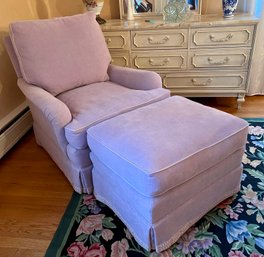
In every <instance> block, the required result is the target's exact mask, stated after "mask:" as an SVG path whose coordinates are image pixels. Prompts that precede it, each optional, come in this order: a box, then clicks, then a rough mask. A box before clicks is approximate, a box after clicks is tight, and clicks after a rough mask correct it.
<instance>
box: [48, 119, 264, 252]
mask: <svg viewBox="0 0 264 257" xmlns="http://www.w3.org/2000/svg"><path fill="white" fill-rule="evenodd" d="M243 119H244V120H246V121H248V122H264V118H243ZM81 199H82V195H81V194H78V193H76V192H73V194H72V197H71V199H70V202H69V203H68V206H67V208H66V210H65V212H64V214H63V216H62V218H61V221H60V223H59V226H58V228H57V230H56V232H55V234H54V236H53V238H52V240H51V243H50V245H49V247H48V249H47V251H46V254H45V256H44V257H60V256H61V255H58V254H61V251H62V249H63V247H64V244H65V243H66V240H67V238H68V236H69V233H70V230H71V227H72V224H73V222H74V216H75V212H76V211H77V210H78V208H77V207H78V206H79V205H80V201H81Z"/></svg>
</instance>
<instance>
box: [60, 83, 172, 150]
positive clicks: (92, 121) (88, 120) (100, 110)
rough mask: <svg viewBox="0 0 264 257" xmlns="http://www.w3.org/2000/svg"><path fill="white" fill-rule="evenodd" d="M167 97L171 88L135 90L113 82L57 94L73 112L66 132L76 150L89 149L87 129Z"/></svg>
mask: <svg viewBox="0 0 264 257" xmlns="http://www.w3.org/2000/svg"><path fill="white" fill-rule="evenodd" d="M146 81H147V80H146ZM150 82H151V79H150ZM167 97H169V91H168V90H165V89H162V88H156V89H152V90H134V89H130V88H126V87H124V86H121V85H118V84H115V83H113V82H110V81H108V82H100V83H94V84H91V85H88V86H83V87H79V88H75V89H74V90H69V91H66V92H64V93H62V94H60V95H58V96H57V98H58V99H60V100H61V101H62V102H63V103H65V105H66V106H67V107H68V108H69V110H70V112H71V114H72V117H73V119H72V121H71V122H70V123H69V124H68V125H67V126H66V127H65V135H66V138H67V140H68V142H69V144H70V145H71V146H73V147H75V148H77V149H85V148H87V139H86V130H87V128H89V127H91V126H94V125H96V124H98V123H100V122H102V121H104V120H106V119H110V118H112V117H115V116H117V115H119V114H121V113H124V112H128V111H131V110H133V109H136V108H139V107H141V106H144V105H148V104H150V103H153V102H156V101H159V100H162V99H165V98H167Z"/></svg>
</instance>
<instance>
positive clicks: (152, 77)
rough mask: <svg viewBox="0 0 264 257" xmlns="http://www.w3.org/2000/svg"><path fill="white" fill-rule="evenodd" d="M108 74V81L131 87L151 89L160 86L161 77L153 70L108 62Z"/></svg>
mask: <svg viewBox="0 0 264 257" xmlns="http://www.w3.org/2000/svg"><path fill="white" fill-rule="evenodd" d="M108 75H109V78H110V81H112V82H114V83H117V84H120V85H122V86H124V87H127V88H131V89H137V90H151V89H155V88H161V87H162V81H161V77H160V75H159V74H158V73H156V72H154V71H146V70H137V69H132V68H125V67H119V66H115V65H112V64H110V65H109V67H108Z"/></svg>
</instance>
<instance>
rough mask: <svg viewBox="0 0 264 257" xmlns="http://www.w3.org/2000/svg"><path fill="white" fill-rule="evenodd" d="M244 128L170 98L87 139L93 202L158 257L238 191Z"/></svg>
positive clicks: (101, 126)
mask: <svg viewBox="0 0 264 257" xmlns="http://www.w3.org/2000/svg"><path fill="white" fill-rule="evenodd" d="M246 135H247V122H245V121H244V120H242V119H239V118H237V117H234V116H232V115H229V114H227V113H224V112H221V111H218V110H215V109H213V108H209V107H206V106H203V105H200V104H198V103H195V102H193V101H190V100H188V99H185V98H183V97H178V96H174V97H170V98H167V99H165V100H162V101H160V102H157V103H153V104H151V105H148V106H146V107H142V108H140V109H137V110H134V111H131V112H129V113H125V114H122V115H119V116H117V117H115V118H112V119H110V120H107V121H104V122H102V123H100V124H98V125H96V126H94V127H92V128H90V129H88V131H87V139H88V145H89V147H90V148H91V159H92V162H93V165H94V168H93V171H92V177H93V183H94V194H95V196H96V198H97V199H98V200H99V201H101V202H103V203H105V204H106V205H108V206H109V207H110V208H111V209H112V210H113V211H114V212H115V213H116V214H117V215H118V216H119V218H120V219H121V220H122V221H123V222H124V223H125V224H126V226H127V227H128V229H129V230H130V232H131V233H132V234H133V235H134V237H135V239H136V240H137V241H138V243H139V244H140V245H141V246H142V247H144V248H145V249H148V250H155V251H157V252H161V251H163V250H165V249H167V248H168V247H170V246H171V245H172V244H173V243H175V242H176V241H177V240H178V239H179V237H180V236H181V235H182V234H183V233H184V232H185V231H186V230H187V229H188V228H189V227H190V226H192V225H193V224H194V223H195V222H196V221H198V220H199V219H200V218H201V217H202V216H203V215H205V214H206V213H207V212H208V211H209V210H210V209H212V208H213V207H215V206H216V205H217V204H218V203H219V202H221V201H222V200H224V199H225V198H227V197H229V196H231V195H233V194H234V193H236V192H238V191H239V188H240V177H241V171H242V165H241V159H242V155H243V152H244V147H245V143H246Z"/></svg>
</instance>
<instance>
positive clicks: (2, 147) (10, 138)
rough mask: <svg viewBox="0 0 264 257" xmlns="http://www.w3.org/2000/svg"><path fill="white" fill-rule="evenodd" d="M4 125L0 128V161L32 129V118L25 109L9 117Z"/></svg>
mask: <svg viewBox="0 0 264 257" xmlns="http://www.w3.org/2000/svg"><path fill="white" fill-rule="evenodd" d="M11 116H13V117H9V118H11V119H9V121H8V122H5V123H6V124H2V127H1V128H0V159H1V158H2V157H3V156H4V155H5V154H6V153H7V152H8V151H9V150H10V149H11V148H12V147H13V146H14V145H15V144H16V143H17V142H18V141H19V139H20V138H21V137H23V136H24V135H25V133H26V132H27V131H28V130H29V129H30V128H31V127H32V116H31V113H30V111H29V109H28V108H27V107H25V108H24V109H23V110H22V111H21V110H20V111H19V112H18V113H16V114H15V112H14V113H13V115H11Z"/></svg>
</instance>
